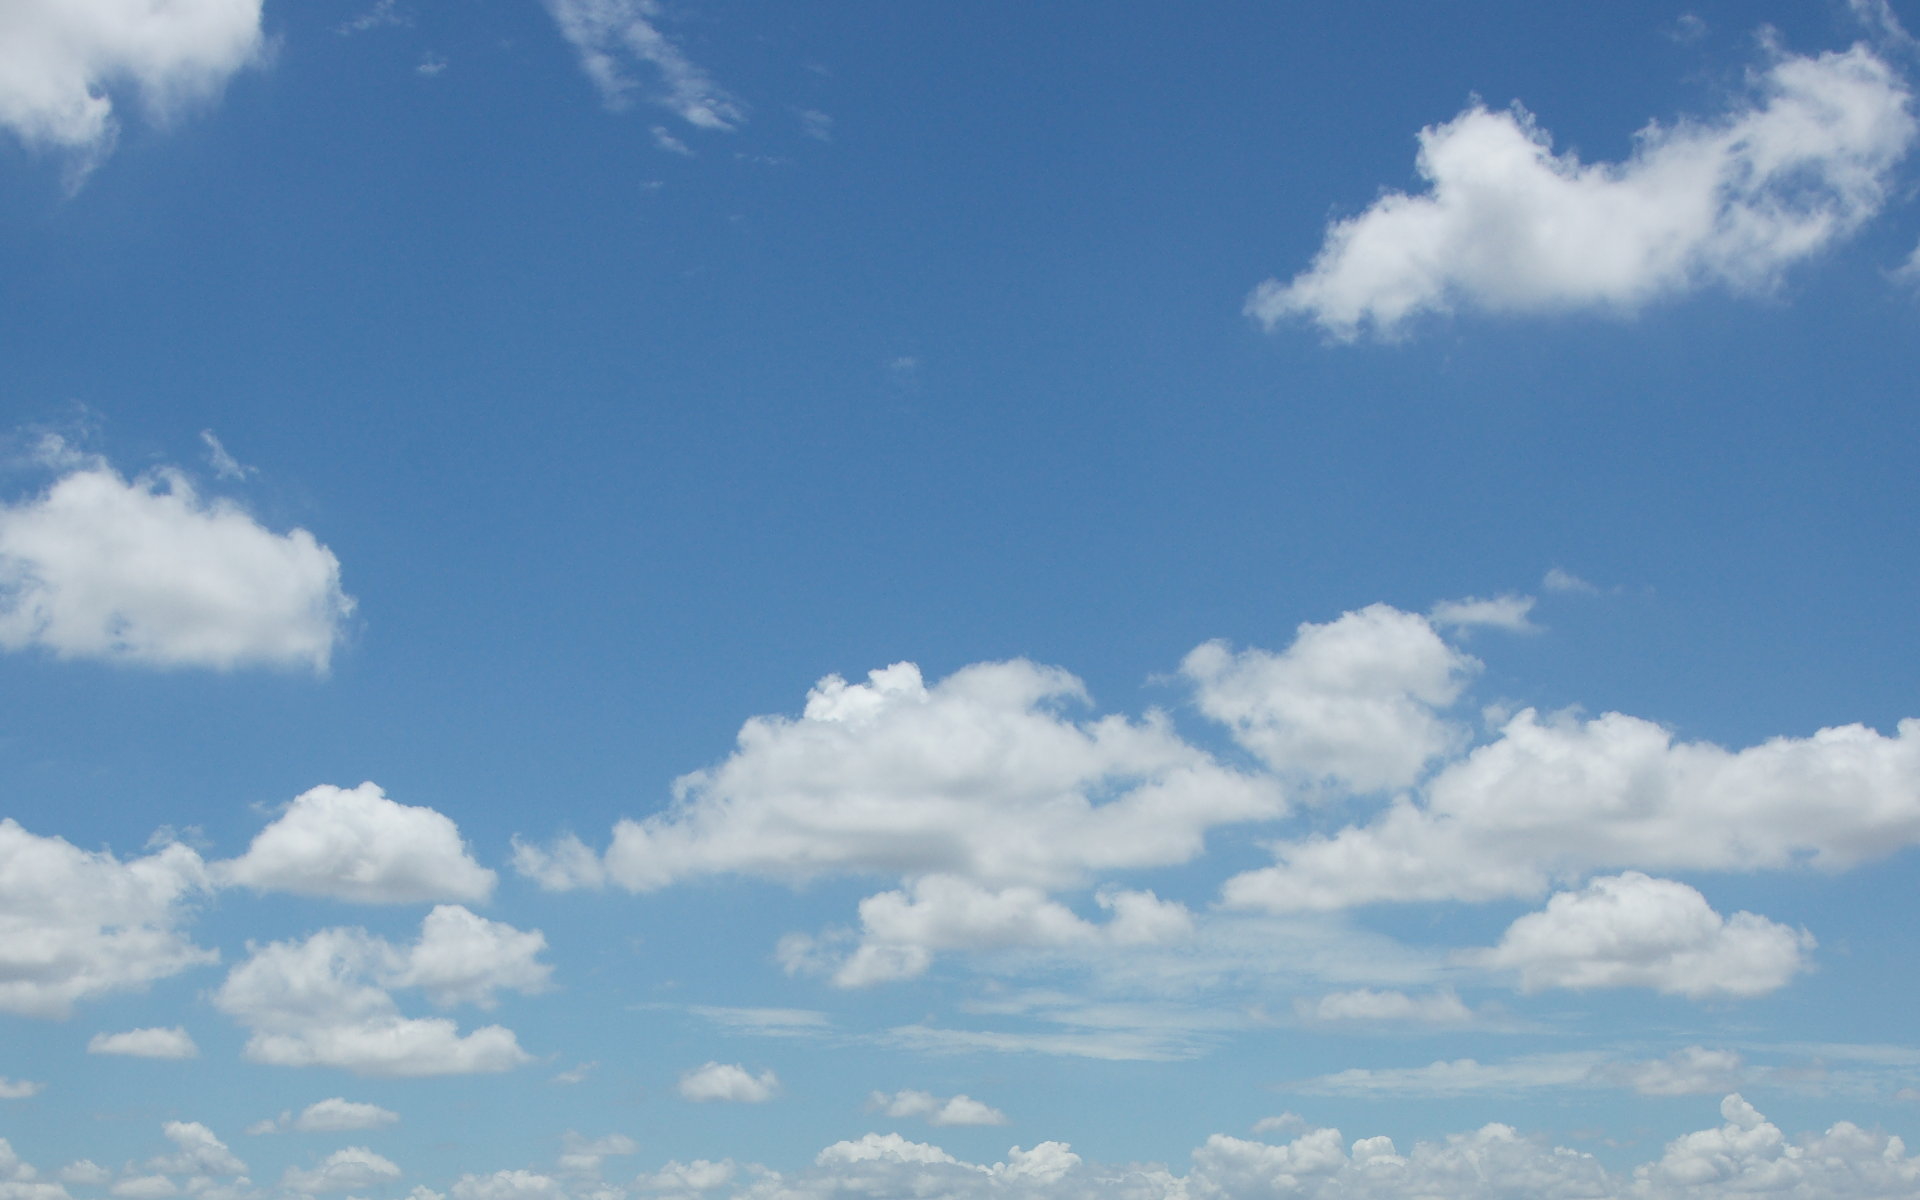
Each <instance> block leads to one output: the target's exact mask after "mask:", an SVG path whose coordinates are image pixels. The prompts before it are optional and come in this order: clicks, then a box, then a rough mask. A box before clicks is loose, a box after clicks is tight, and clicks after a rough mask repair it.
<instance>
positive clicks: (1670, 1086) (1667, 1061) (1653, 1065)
mask: <svg viewBox="0 0 1920 1200" xmlns="http://www.w3.org/2000/svg"><path fill="white" fill-rule="evenodd" d="M1747 1073H1748V1072H1747V1065H1746V1061H1745V1060H1744V1059H1742V1058H1741V1057H1740V1055H1738V1054H1736V1053H1735V1052H1733V1051H1732V1050H1709V1049H1707V1048H1706V1047H1704V1046H1687V1047H1684V1048H1682V1049H1679V1050H1676V1051H1674V1052H1673V1053H1672V1054H1669V1055H1667V1056H1666V1057H1665V1058H1656V1059H1651V1060H1648V1061H1646V1062H1635V1063H1622V1064H1619V1065H1618V1066H1615V1067H1611V1068H1608V1069H1606V1070H1604V1071H1603V1072H1601V1074H1602V1076H1603V1077H1605V1078H1607V1079H1609V1080H1611V1081H1614V1082H1617V1083H1620V1084H1622V1085H1624V1086H1626V1087H1630V1088H1632V1089H1633V1090H1634V1091H1636V1092H1639V1093H1640V1094H1641V1095H1642V1096H1708V1095H1714V1094H1716V1093H1719V1094H1724V1093H1726V1092H1727V1091H1729V1090H1730V1089H1733V1088H1736V1087H1739V1086H1740V1084H1741V1082H1742V1081H1743V1080H1744V1079H1745V1077H1746V1075H1747Z"/></svg>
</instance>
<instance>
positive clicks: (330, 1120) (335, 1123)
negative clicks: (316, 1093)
mask: <svg viewBox="0 0 1920 1200" xmlns="http://www.w3.org/2000/svg"><path fill="white" fill-rule="evenodd" d="M399 1120H400V1114H399V1113H397V1112H394V1111H393V1110H391V1109H386V1108H381V1107H380V1106H379V1105H378V1104H363V1103H361V1102H359V1101H356V1100H348V1099H345V1098H343V1097H340V1096H334V1097H332V1098H330V1099H327V1100H318V1101H315V1102H314V1103H312V1104H309V1105H307V1107H306V1108H304V1109H302V1110H301V1111H300V1113H299V1115H297V1116H296V1115H294V1114H293V1113H292V1112H290V1111H289V1112H283V1113H281V1114H280V1115H279V1116H278V1117H274V1118H271V1119H268V1120H265V1121H261V1122H259V1123H257V1124H255V1125H254V1126H252V1127H251V1128H250V1129H248V1130H247V1132H248V1133H279V1132H280V1131H282V1130H285V1129H295V1130H298V1131H299V1132H301V1133H352V1132H356V1131H359V1130H363V1129H381V1128H384V1127H386V1126H388V1125H394V1124H398V1123H399Z"/></svg>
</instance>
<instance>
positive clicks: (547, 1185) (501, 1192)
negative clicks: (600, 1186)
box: [448, 1171, 567, 1200]
mask: <svg viewBox="0 0 1920 1200" xmlns="http://www.w3.org/2000/svg"><path fill="white" fill-rule="evenodd" d="M448 1193H449V1194H450V1195H452V1197H453V1200H567V1188H566V1185H565V1184H563V1183H561V1182H560V1181H559V1180H558V1179H555V1178H553V1177H552V1176H551V1175H542V1174H540V1173H539V1172H538V1171H495V1172H494V1173H493V1174H491V1175H462V1176H461V1177H460V1178H459V1179H458V1180H456V1181H455V1182H454V1185H453V1186H452V1187H451V1188H449V1189H448Z"/></svg>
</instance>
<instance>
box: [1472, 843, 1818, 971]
mask: <svg viewBox="0 0 1920 1200" xmlns="http://www.w3.org/2000/svg"><path fill="white" fill-rule="evenodd" d="M1812 948H1813V937H1812V935H1810V934H1808V933H1807V932H1806V931H1805V930H1799V931H1795V930H1793V929H1789V928H1788V927H1787V926H1785V925H1778V924H1775V923H1774V922H1772V921H1769V920H1767V919H1766V918H1765V917H1759V916H1755V915H1754V914H1753V913H1749V912H1742V913H1735V914H1734V915H1733V916H1732V917H1722V916H1721V915H1720V914H1719V913H1717V912H1715V911H1714V910H1713V909H1712V907H1711V906H1709V905H1708V904H1707V900H1706V897H1704V896H1702V895H1701V894H1700V893H1699V892H1697V891H1695V890H1694V889H1692V888H1690V887H1688V886H1687V885H1686V884H1684V883H1676V882H1674V881H1673V880H1671V879H1652V878H1649V877H1647V876H1645V875H1642V874H1641V873H1639V872H1638V871H1628V872H1626V873H1625V874H1623V875H1610V876H1604V877H1602V878H1599V879H1595V880H1593V881H1592V882H1591V883H1589V884H1588V885H1587V886H1586V887H1585V888H1584V889H1582V890H1580V891H1578V892H1561V893H1559V894H1558V895H1556V896H1554V897H1553V898H1552V899H1551V900H1549V901H1548V902H1547V907H1546V909H1545V911H1543V912H1537V913H1529V914H1527V915H1526V916H1524V917H1521V918H1520V919H1519V920H1517V921H1515V922H1514V923H1513V924H1512V925H1510V926H1509V927H1508V928H1507V932H1506V934H1505V935H1504V936H1503V937H1502V938H1501V939H1500V944H1499V945H1498V946H1495V947H1494V948H1493V949H1491V950H1488V951H1484V952H1482V953H1480V954H1478V955H1475V956H1473V957H1474V960H1475V961H1477V962H1479V963H1481V964H1482V965H1485V966H1489V967H1493V968H1495V969H1504V970H1513V971H1518V972H1519V973H1520V986H1521V987H1523V988H1524V989H1526V990H1527V991H1530V992H1531V991H1537V990H1539V989H1541V988H1550V987H1560V988H1576V989H1585V988H1601V987H1650V988H1653V989H1655V990H1656V991H1661V992H1670V993H1674V994H1678V995H1682V996H1688V997H1691V998H1694V999H1700V998H1703V997H1709V996H1758V995H1762V994H1764V993H1766V992H1771V991H1775V990H1777V989H1779V988H1782V987H1785V986H1786V984H1787V982H1788V981H1789V980H1791V979H1792V978H1793V977H1794V975H1796V974H1798V973H1799V972H1800V971H1801V970H1803V969H1805V966H1806V964H1805V962H1804V960H1803V955H1804V954H1805V953H1806V952H1807V951H1808V950H1811V949H1812Z"/></svg>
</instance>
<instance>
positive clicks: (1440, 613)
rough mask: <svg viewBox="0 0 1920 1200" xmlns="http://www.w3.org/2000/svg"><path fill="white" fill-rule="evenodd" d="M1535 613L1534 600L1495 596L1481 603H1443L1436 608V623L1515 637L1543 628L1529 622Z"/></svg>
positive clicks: (1479, 600) (1434, 610) (1460, 601)
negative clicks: (1495, 630) (1512, 634)
mask: <svg viewBox="0 0 1920 1200" xmlns="http://www.w3.org/2000/svg"><path fill="white" fill-rule="evenodd" d="M1532 612H1533V597H1532V596H1495V597H1494V598H1493V599H1491V600H1481V599H1477V598H1475V597H1471V596H1469V597H1468V598H1466V599H1464V600H1442V601H1441V602H1440V603H1438V604H1436V605H1434V606H1433V612H1432V614H1431V617H1432V620H1433V623H1434V624H1435V625H1439V626H1441V627H1442V628H1446V629H1474V628H1478V627H1481V626H1485V627H1487V628H1491V629H1505V630H1509V631H1511V632H1514V633H1531V632H1533V631H1535V630H1536V629H1538V628H1539V627H1538V626H1537V625H1535V624H1534V623H1533V622H1532V621H1530V620H1528V619H1527V618H1528V616H1529V614H1531V613H1532Z"/></svg>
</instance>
